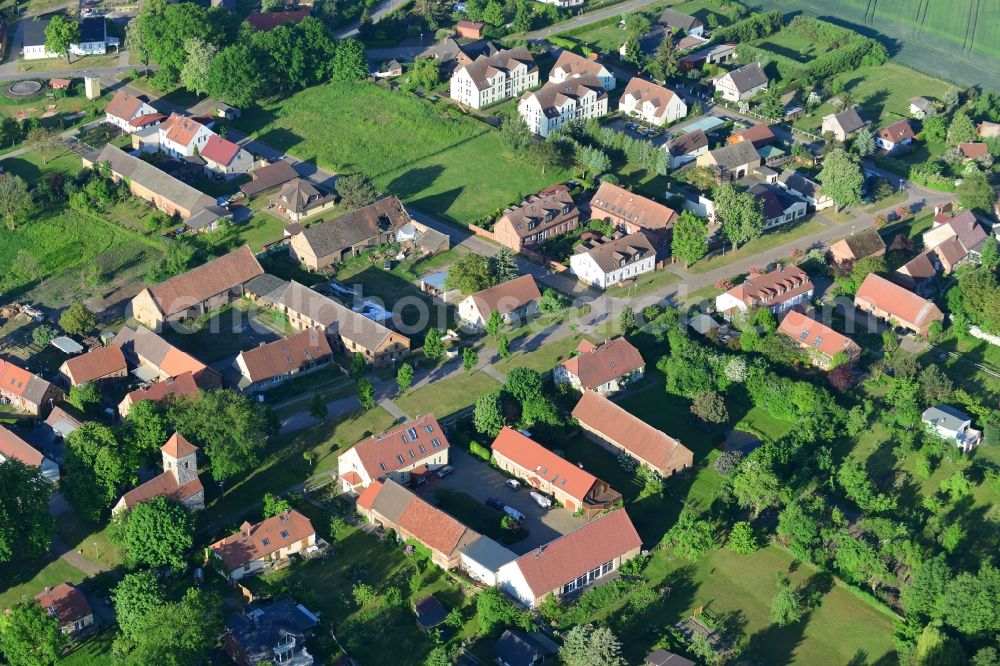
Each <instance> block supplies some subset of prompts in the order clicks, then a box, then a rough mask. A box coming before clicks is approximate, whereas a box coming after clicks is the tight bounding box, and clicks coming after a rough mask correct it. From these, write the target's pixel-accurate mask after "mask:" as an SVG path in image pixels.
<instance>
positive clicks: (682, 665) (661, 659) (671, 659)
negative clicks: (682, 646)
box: [642, 648, 698, 666]
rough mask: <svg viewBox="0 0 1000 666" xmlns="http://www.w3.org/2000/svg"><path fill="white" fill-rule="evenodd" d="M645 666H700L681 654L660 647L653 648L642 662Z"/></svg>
mask: <svg viewBox="0 0 1000 666" xmlns="http://www.w3.org/2000/svg"><path fill="white" fill-rule="evenodd" d="M642 664H643V666H698V665H697V664H696V663H695V662H693V661H691V660H690V659H687V658H686V657H682V656H680V655H679V654H675V653H673V652H670V651H669V650H664V649H663V648H659V649H658V650H653V652H651V653H650V654H648V655H647V656H646V659H645V660H644V661H643V662H642Z"/></svg>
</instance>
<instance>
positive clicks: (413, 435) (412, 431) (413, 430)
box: [406, 428, 417, 441]
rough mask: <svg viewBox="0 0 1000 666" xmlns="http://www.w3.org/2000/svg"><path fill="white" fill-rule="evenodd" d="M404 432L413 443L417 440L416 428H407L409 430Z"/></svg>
mask: <svg viewBox="0 0 1000 666" xmlns="http://www.w3.org/2000/svg"><path fill="white" fill-rule="evenodd" d="M406 432H407V433H409V435H410V439H412V440H413V441H416V440H417V429H416V428H409V429H407V431H406Z"/></svg>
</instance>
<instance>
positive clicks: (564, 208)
mask: <svg viewBox="0 0 1000 666" xmlns="http://www.w3.org/2000/svg"><path fill="white" fill-rule="evenodd" d="M579 221H580V210H579V209H578V208H577V207H576V203H575V202H574V201H573V196H572V195H571V194H570V193H569V188H568V187H566V185H563V184H559V185H553V186H552V187H549V188H546V189H544V190H542V191H541V192H539V193H538V194H532V195H530V196H528V198H526V199H525V200H524V201H523V202H521V204H520V205H519V206H512V207H510V208H508V209H507V210H505V211H504V212H503V215H501V216H500V219H499V220H497V221H496V223H495V224H494V225H493V238H494V240H496V242H498V243H500V244H501V245H505V246H507V247H509V248H510V249H511V250H513V251H514V252H520V251H521V250H523V249H525V248H531V247H533V246H535V245H538V244H539V243H541V242H542V241H543V240H545V239H546V238H550V237H552V236H558V235H559V234H564V233H567V232H570V231H573V230H575V229H576V227H577V225H578V224H579Z"/></svg>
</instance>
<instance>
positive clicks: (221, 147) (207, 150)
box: [201, 134, 240, 165]
mask: <svg viewBox="0 0 1000 666" xmlns="http://www.w3.org/2000/svg"><path fill="white" fill-rule="evenodd" d="M238 152H240V147H239V146H237V145H236V144H235V143H233V142H232V141H227V140H226V139H223V138H222V137H221V136H219V135H218V134H213V135H212V136H210V137H209V138H208V141H206V142H205V147H204V148H202V149H201V156H202V157H203V158H204V159H206V160H209V161H212V162H216V163H218V164H223V165H228V164H229V163H230V162H232V161H233V158H234V157H236V153H238Z"/></svg>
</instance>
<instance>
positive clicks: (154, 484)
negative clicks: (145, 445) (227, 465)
mask: <svg viewBox="0 0 1000 666" xmlns="http://www.w3.org/2000/svg"><path fill="white" fill-rule="evenodd" d="M160 454H161V455H162V457H163V473H162V474H160V475H159V476H154V477H153V478H152V479H150V480H149V481H146V482H145V483H143V484H141V485H138V486H136V487H135V488H133V489H132V490H130V491H128V492H127V493H125V494H124V495H122V497H121V499H120V500H118V503H117V504H115V506H114V508H113V509H112V510H111V515H117V514H119V513H121V512H122V511H126V510H128V509H134V508H135V507H136V506H137V505H139V504H142V503H143V502H148V501H149V500H151V499H153V498H155V497H165V498H167V499H168V500H173V501H175V502H180V503H181V504H183V505H184V506H185V507H186V508H187V509H188V510H189V511H201V510H202V509H204V508H205V487H204V486H203V485H202V483H201V479H200V478H198V447H197V446H195V445H194V444H192V443H191V442H189V441H188V440H187V439H185V438H184V436H183V435H181V434H180V433H177V432H175V433H174V434H173V435H172V436H171V437H170V439H168V440H167V443H166V444H164V445H163V446H162V447H160Z"/></svg>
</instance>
